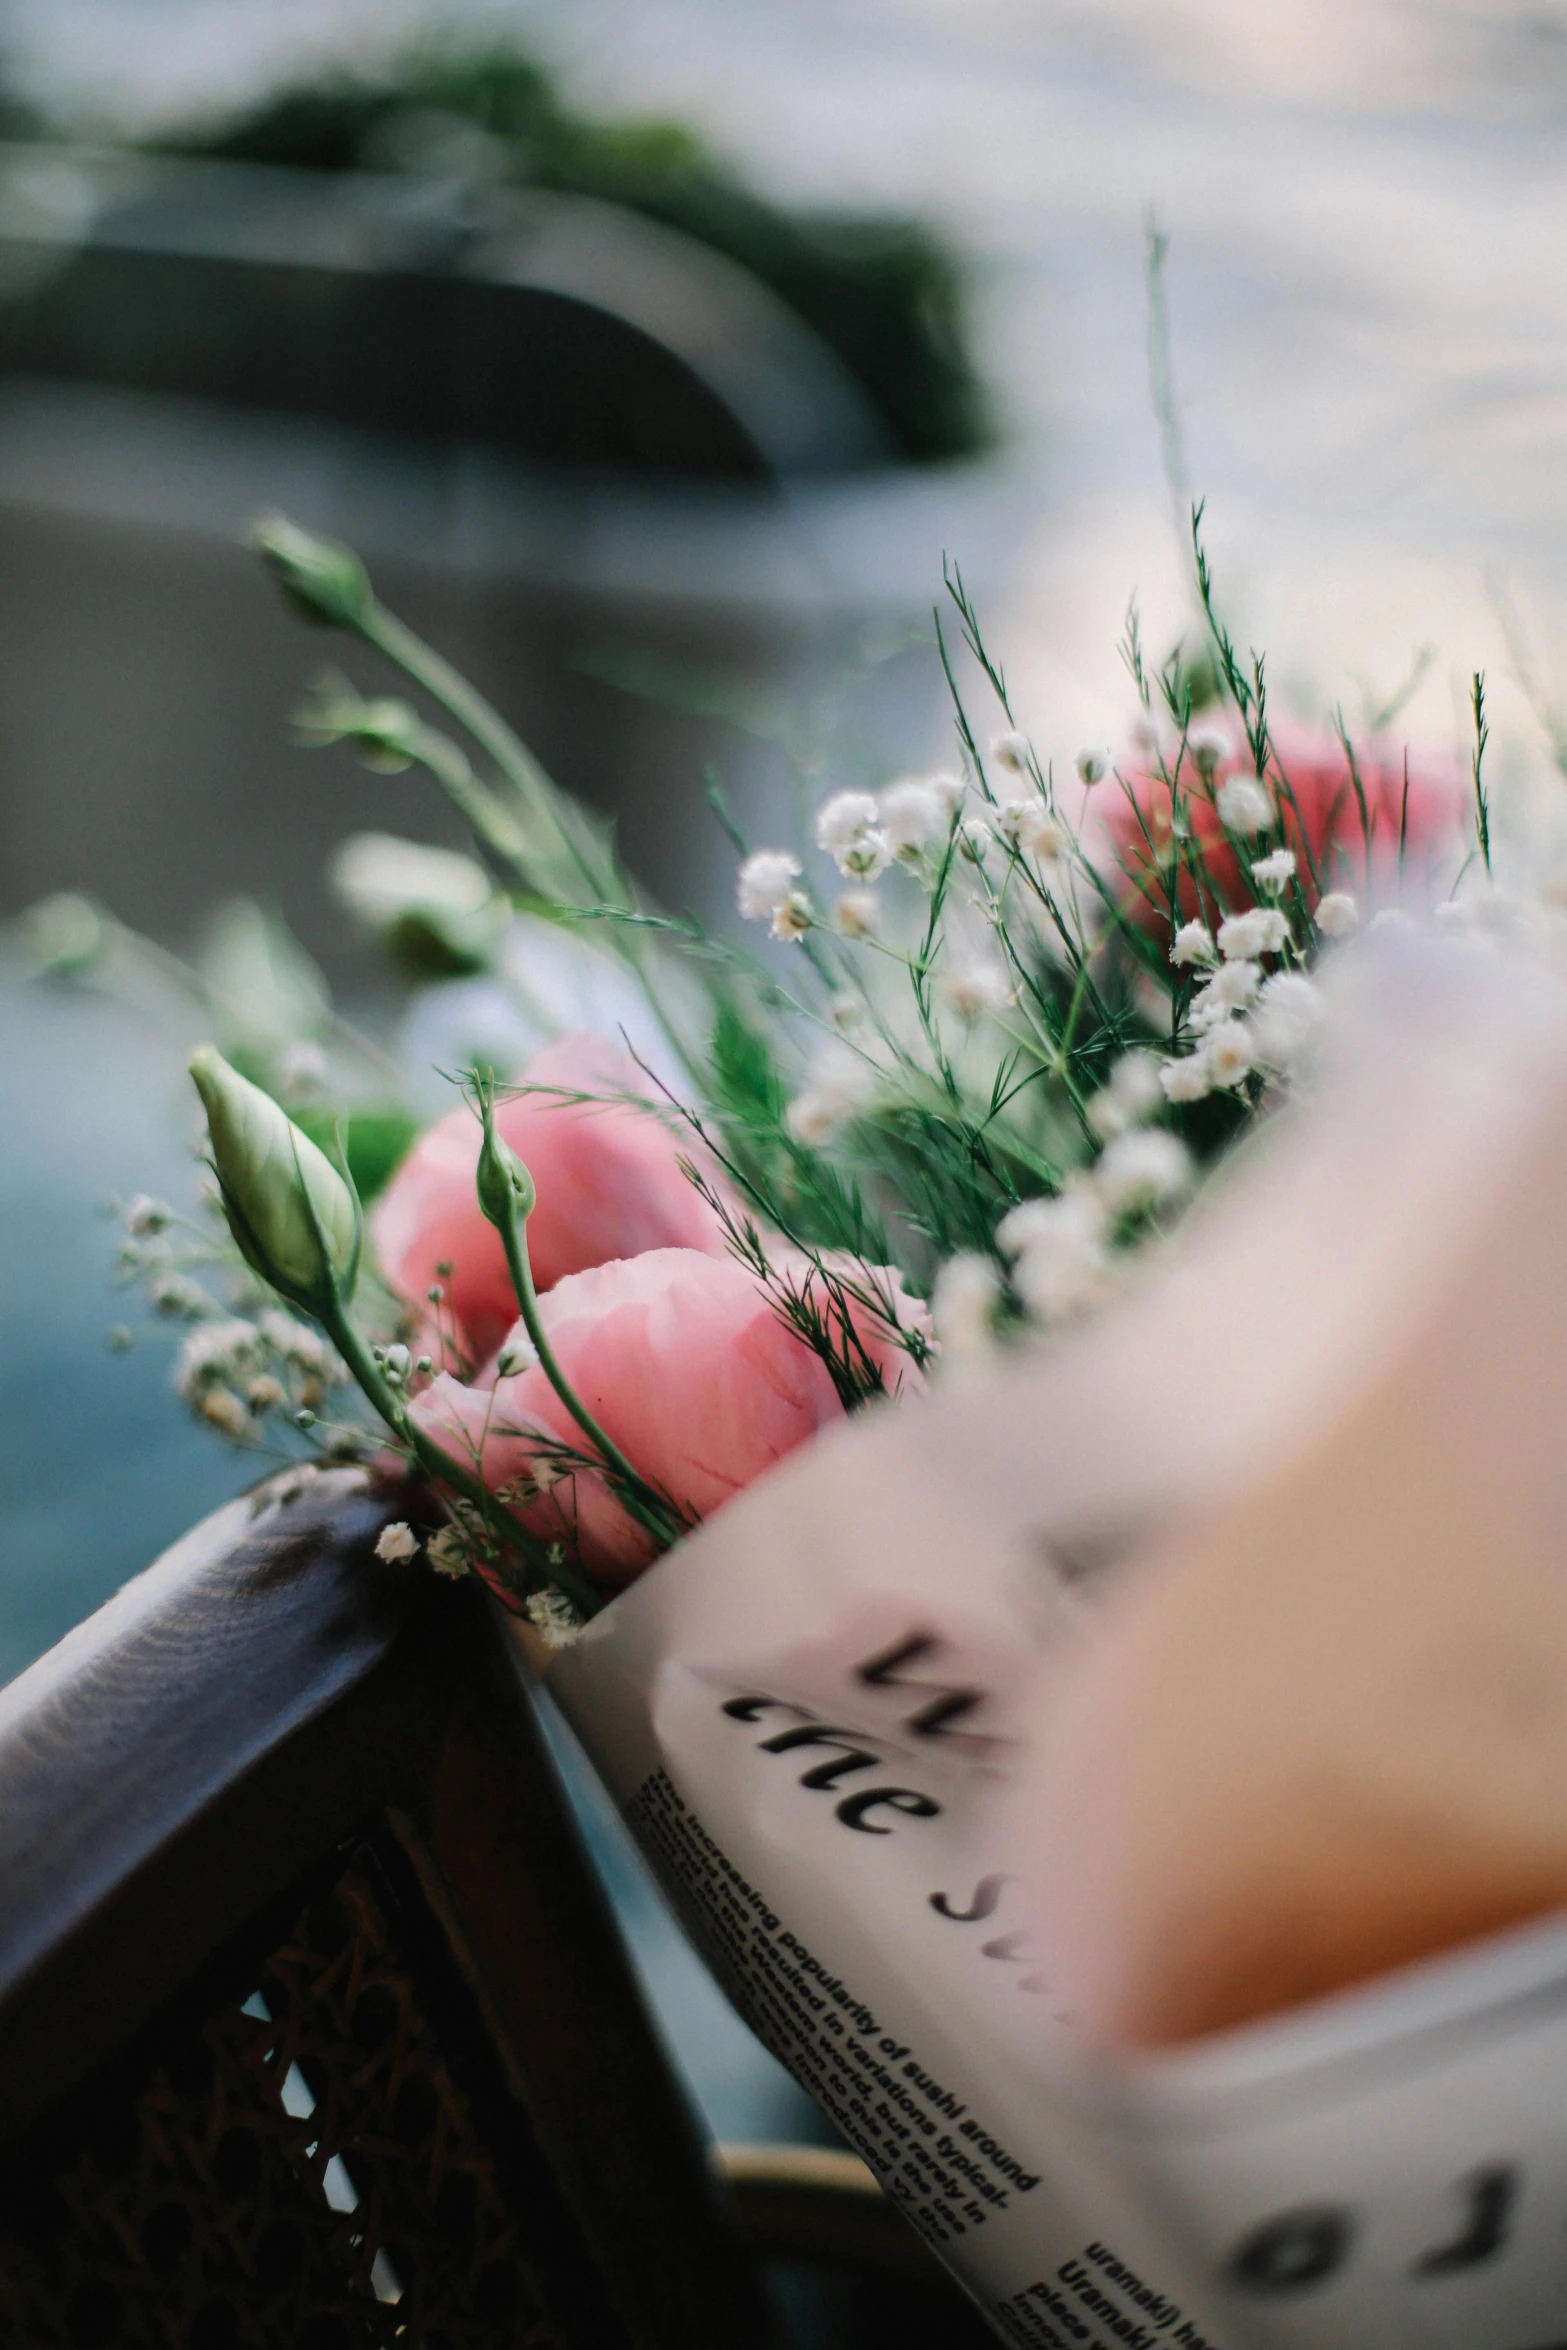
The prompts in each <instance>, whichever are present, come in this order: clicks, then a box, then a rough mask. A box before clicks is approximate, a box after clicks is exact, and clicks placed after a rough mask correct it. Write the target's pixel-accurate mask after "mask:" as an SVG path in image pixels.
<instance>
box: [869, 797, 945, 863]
mask: <svg viewBox="0 0 1567 2350" xmlns="http://www.w3.org/2000/svg"><path fill="white" fill-rule="evenodd" d="M877 807H878V810H879V812H880V815H881V829H882V837H883V839H884V840H885V841H886V843H887V849H888V853H889V854H890V855H891V856H893V857H895V858H896V859H897V861H898V863H899V864H900V865H908V864H911V863H917V862H918V861H919V859H920V858H921V857H922V856H923V855H924V854H925V851H926V850H927V849H930V848H933V847H934V846H935V844H936V842H937V841H938V840H944V839H945V838H946V834H947V827H948V824H949V821H950V817H949V814H948V811H947V810H946V809H945V808H944V807H943V806H942V804H941V798H940V795H939V793H937V792H935V791H933V790H932V788H931V786H930V784H929V783H928V782H926V781H924V780H923V779H922V778H921V777H919V776H916V775H909V776H905V777H904V779H903V781H902V782H901V783H889V784H888V785H887V787H886V789H885V791H883V792H882V793H881V794H880V796H879V798H878V800H877Z"/></svg>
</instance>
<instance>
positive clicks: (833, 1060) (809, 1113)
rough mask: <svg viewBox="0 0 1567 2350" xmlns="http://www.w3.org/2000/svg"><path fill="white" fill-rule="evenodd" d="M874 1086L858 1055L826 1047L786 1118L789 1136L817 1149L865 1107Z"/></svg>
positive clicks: (871, 1074)
mask: <svg viewBox="0 0 1567 2350" xmlns="http://www.w3.org/2000/svg"><path fill="white" fill-rule="evenodd" d="M875 1083H876V1079H875V1072H874V1071H873V1070H872V1069H871V1068H870V1066H869V1065H868V1063H866V1062H865V1061H863V1060H862V1059H861V1058H860V1056H859V1054H858V1053H856V1052H851V1051H850V1050H849V1048H848V1046H847V1045H827V1046H825V1047H824V1048H823V1050H822V1051H821V1052H820V1053H818V1055H817V1057H816V1059H815V1060H814V1062H813V1063H812V1065H811V1076H810V1082H809V1084H808V1085H806V1086H805V1087H804V1089H803V1090H802V1091H801V1092H800V1093H797V1094H796V1095H795V1097H794V1100H793V1101H792V1102H791V1103H790V1104H789V1107H788V1109H787V1111H786V1112H785V1114H784V1116H785V1123H786V1125H787V1126H788V1129H789V1132H790V1133H791V1134H792V1135H793V1136H794V1139H795V1141H796V1142H803V1143H805V1144H807V1145H808V1146H809V1147H810V1148H812V1149H815V1148H817V1147H818V1146H819V1145H820V1144H822V1143H824V1142H827V1141H829V1140H830V1139H831V1137H832V1136H833V1135H834V1134H836V1133H837V1132H838V1130H839V1128H840V1127H842V1126H845V1125H847V1123H848V1121H849V1120H850V1119H851V1118H852V1117H854V1115H855V1114H856V1112H857V1111H859V1110H862V1109H863V1108H864V1107H865V1104H866V1102H867V1101H868V1100H869V1099H870V1096H871V1093H872V1092H873V1090H874V1088H875Z"/></svg>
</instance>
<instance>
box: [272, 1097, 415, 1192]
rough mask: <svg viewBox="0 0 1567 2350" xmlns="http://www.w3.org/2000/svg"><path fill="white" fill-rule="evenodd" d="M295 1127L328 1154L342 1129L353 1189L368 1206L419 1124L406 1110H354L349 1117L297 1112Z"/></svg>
mask: <svg viewBox="0 0 1567 2350" xmlns="http://www.w3.org/2000/svg"><path fill="white" fill-rule="evenodd" d="M293 1117H294V1124H295V1125H296V1126H297V1127H299V1128H300V1130H301V1131H302V1132H303V1133H305V1134H308V1135H309V1137H310V1139H311V1141H312V1142H314V1143H318V1144H319V1145H320V1147H321V1148H322V1149H323V1150H325V1151H330V1150H331V1149H332V1147H333V1137H334V1134H335V1133H336V1132H337V1130H338V1129H339V1128H341V1130H342V1135H343V1153H344V1156H345V1158H346V1159H347V1161H348V1172H349V1174H350V1175H351V1176H352V1177H353V1179H354V1189H355V1190H356V1191H357V1192H358V1194H359V1197H360V1199H361V1200H362V1201H363V1202H364V1203H365V1205H366V1206H367V1207H368V1205H369V1203H370V1202H371V1200H373V1199H374V1198H375V1197H376V1196H377V1194H378V1193H380V1192H382V1191H384V1190H385V1189H386V1186H387V1185H388V1183H390V1181H391V1179H392V1177H393V1176H394V1175H395V1174H396V1172H397V1170H398V1168H399V1167H400V1166H401V1165H402V1163H403V1161H404V1159H406V1158H407V1156H408V1153H409V1152H410V1150H411V1149H412V1148H413V1146H414V1143H415V1141H416V1140H417V1139H418V1134H419V1121H418V1119H417V1118H414V1117H412V1116H410V1114H409V1112H408V1111H407V1110H400V1109H384V1110H354V1111H352V1112H351V1113H350V1114H349V1115H348V1116H347V1117H346V1118H339V1117H338V1116H337V1115H336V1114H335V1113H334V1112H331V1111H328V1110H322V1109H296V1110H295V1111H294V1113H293Z"/></svg>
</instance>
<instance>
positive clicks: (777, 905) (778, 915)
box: [737, 849, 816, 938]
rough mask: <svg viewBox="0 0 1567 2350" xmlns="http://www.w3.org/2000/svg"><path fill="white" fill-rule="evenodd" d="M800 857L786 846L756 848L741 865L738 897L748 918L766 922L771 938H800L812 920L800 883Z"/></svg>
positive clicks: (812, 914)
mask: <svg viewBox="0 0 1567 2350" xmlns="http://www.w3.org/2000/svg"><path fill="white" fill-rule="evenodd" d="M799 880H800V860H799V858H798V857H791V856H790V854H789V852H788V850H787V849H758V850H757V851H756V853H755V855H754V856H750V857H747V858H746V860H745V863H744V864H743V865H742V866H741V868H740V880H739V887H738V892H737V894H738V898H739V904H740V911H741V913H742V914H743V915H744V916H745V919H746V920H747V922H765V923H767V924H768V925H769V927H770V928H771V930H772V934H773V936H774V938H803V937H804V936H805V934H806V932H807V931H808V930H809V929H810V927H811V924H812V923H813V922H814V921H815V919H816V915H815V911H814V909H813V908H812V905H811V901H810V899H809V898H808V897H807V896H806V894H805V892H804V890H803V889H801V888H800V886H799Z"/></svg>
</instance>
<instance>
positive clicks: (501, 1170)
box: [478, 1116, 538, 1225]
mask: <svg viewBox="0 0 1567 2350" xmlns="http://www.w3.org/2000/svg"><path fill="white" fill-rule="evenodd" d="M478 1189H479V1206H480V1207H481V1208H482V1209H483V1211H484V1213H485V1215H486V1216H487V1217H488V1218H489V1220H490V1222H491V1223H492V1224H496V1225H503V1224H505V1223H506V1222H507V1221H508V1219H509V1218H510V1217H512V1216H517V1217H519V1218H521V1219H522V1220H523V1221H524V1222H525V1221H526V1220H527V1218H528V1217H529V1216H531V1215H532V1213H533V1203H534V1201H535V1200H536V1199H537V1197H538V1194H537V1192H536V1191H535V1190H534V1188H533V1177H532V1176H531V1175H530V1174H529V1173H528V1170H527V1168H526V1167H525V1166H524V1165H523V1163H522V1161H521V1159H519V1158H518V1156H517V1154H516V1152H515V1151H513V1150H508V1149H507V1147H506V1145H505V1143H503V1142H502V1141H501V1139H500V1137H499V1135H498V1134H497V1133H496V1131H495V1124H494V1121H493V1119H491V1118H490V1117H488V1116H486V1118H485V1121H484V1143H483V1147H482V1148H481V1150H480V1152H479V1172H478Z"/></svg>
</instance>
